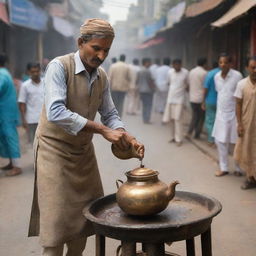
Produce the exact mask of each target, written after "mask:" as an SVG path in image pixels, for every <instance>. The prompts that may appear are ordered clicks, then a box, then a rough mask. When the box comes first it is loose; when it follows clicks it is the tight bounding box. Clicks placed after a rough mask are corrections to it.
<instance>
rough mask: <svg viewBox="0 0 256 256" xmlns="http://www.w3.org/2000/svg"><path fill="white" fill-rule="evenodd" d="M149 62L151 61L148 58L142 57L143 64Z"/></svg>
mask: <svg viewBox="0 0 256 256" xmlns="http://www.w3.org/2000/svg"><path fill="white" fill-rule="evenodd" d="M149 62H151V59H150V58H143V59H142V65H145V64H146V63H149Z"/></svg>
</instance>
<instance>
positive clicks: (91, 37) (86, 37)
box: [80, 34, 108, 44]
mask: <svg viewBox="0 0 256 256" xmlns="http://www.w3.org/2000/svg"><path fill="white" fill-rule="evenodd" d="M106 37H108V36H105V35H90V34H83V35H81V36H80V38H81V39H82V40H83V42H84V43H85V44H86V43H88V42H89V41H91V40H92V39H94V38H106Z"/></svg>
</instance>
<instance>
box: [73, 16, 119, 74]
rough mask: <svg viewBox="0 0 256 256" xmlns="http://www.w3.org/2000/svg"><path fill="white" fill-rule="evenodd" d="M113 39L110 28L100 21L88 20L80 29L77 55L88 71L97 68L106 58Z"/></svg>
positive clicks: (112, 32) (106, 23) (107, 24)
mask: <svg viewBox="0 0 256 256" xmlns="http://www.w3.org/2000/svg"><path fill="white" fill-rule="evenodd" d="M114 37H115V34H114V30H113V28H112V26H111V25H110V24H109V23H108V22H107V21H105V20H102V19H89V20H86V21H85V22H84V24H83V25H82V26H81V27H80V37H79V38H78V47H79V54H80V58H81V60H82V62H83V63H84V65H85V66H86V68H89V69H91V70H92V69H95V68H97V67H99V66H100V65H101V64H102V62H103V61H104V60H105V58H106V57H107V56H108V52H109V50H110V47H111V44H112V41H113V39H114Z"/></svg>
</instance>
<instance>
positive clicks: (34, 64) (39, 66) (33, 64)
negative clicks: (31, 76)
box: [27, 62, 41, 70]
mask: <svg viewBox="0 0 256 256" xmlns="http://www.w3.org/2000/svg"><path fill="white" fill-rule="evenodd" d="M31 68H38V69H41V65H40V63H39V62H29V63H28V64H27V70H30V69H31Z"/></svg>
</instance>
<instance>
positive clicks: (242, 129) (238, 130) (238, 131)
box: [237, 124, 244, 137]
mask: <svg viewBox="0 0 256 256" xmlns="http://www.w3.org/2000/svg"><path fill="white" fill-rule="evenodd" d="M237 133H238V136H239V137H243V135H244V127H243V125H242V124H238V126H237Z"/></svg>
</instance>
